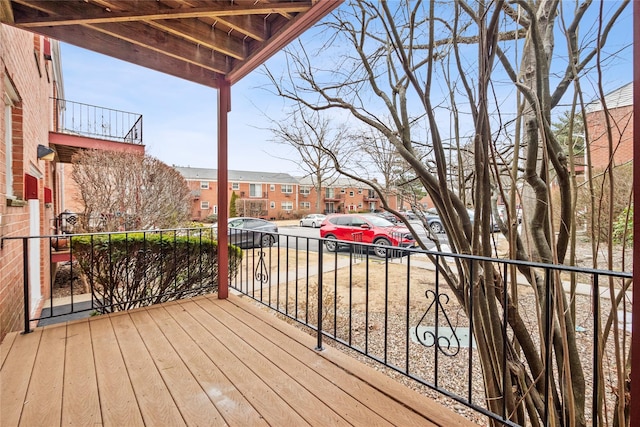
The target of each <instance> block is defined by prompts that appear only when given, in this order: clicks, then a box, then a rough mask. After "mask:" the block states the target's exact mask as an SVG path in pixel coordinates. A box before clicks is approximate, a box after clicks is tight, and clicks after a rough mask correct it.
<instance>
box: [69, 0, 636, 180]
mask: <svg viewBox="0 0 640 427" xmlns="http://www.w3.org/2000/svg"><path fill="white" fill-rule="evenodd" d="M605 4H607V6H611V5H612V3H609V2H605ZM631 9H632V7H631V6H628V7H627V13H626V15H627V16H626V18H624V19H623V20H622V21H621V25H620V29H619V31H618V32H617V33H615V34H613V35H612V37H611V38H610V41H611V42H613V45H614V46H613V47H612V48H611V51H613V50H615V46H620V45H623V44H628V43H631V40H632V39H631V34H632V19H631ZM627 36H628V37H627ZM303 37H307V38H309V37H310V35H309V34H307V35H303ZM557 43H562V40H559V41H557ZM556 47H557V46H556ZM329 54H330V53H329ZM282 62H283V55H281V54H278V55H276V56H274V57H273V58H272V59H270V60H269V62H268V63H267V65H268V66H269V67H270V68H271V69H272V70H273V71H274V73H276V74H277V73H278V68H279V65H280V64H281V63H282ZM613 62H614V64H613V65H612V66H611V68H608V69H607V72H606V77H607V79H608V80H607V81H606V82H605V90H608V91H610V90H613V89H616V88H618V87H620V86H622V85H624V84H626V83H628V82H629V81H631V79H632V59H631V49H627V50H626V54H625V55H622V56H621V57H618V58H616V59H615V60H614V61H613ZM62 67H63V78H64V90H65V94H64V96H65V98H66V99H68V100H71V101H76V102H82V103H86V104H92V105H98V106H101V107H107V108H112V109H116V110H123V111H129V112H134V113H140V114H142V115H143V135H144V143H145V145H146V150H147V153H148V154H150V155H152V156H154V157H157V158H159V159H160V160H162V161H164V162H165V163H167V164H169V165H177V166H192V167H206V168H215V167H216V164H217V149H216V144H217V131H216V121H217V113H216V110H217V93H216V91H215V90H214V89H210V88H207V87H205V86H202V85H198V84H195V83H190V82H187V81H185V80H182V79H178V78H176V77H172V76H169V75H165V74H162V73H158V72H155V71H152V70H149V69H145V68H142V67H139V66H136V65H133V64H129V63H126V62H123V61H119V60H116V59H112V58H109V57H106V56H103V55H99V54H96V53H93V52H89V51H87V50H84V49H80V48H77V47H74V46H71V45H69V44H62ZM265 84H266V79H265V77H264V76H263V75H262V73H260V72H259V70H256V71H254V72H253V73H252V74H251V75H249V76H247V77H245V78H244V79H243V80H242V81H240V82H239V83H237V84H236V85H234V86H233V87H232V88H231V108H232V111H231V113H230V114H229V168H230V169H239V170H255V171H265V172H287V173H291V174H294V175H300V174H301V170H300V169H299V168H298V167H297V164H296V163H297V161H298V160H297V158H296V153H295V151H294V150H293V149H291V148H288V147H286V146H283V145H279V144H276V143H273V142H270V140H271V138H272V135H271V133H270V132H269V131H268V130H266V128H267V127H268V126H269V124H268V121H267V120H266V119H265V117H264V112H267V114H269V116H271V117H274V118H275V117H278V116H279V114H281V112H282V110H283V108H284V102H283V101H282V100H281V99H279V98H278V97H276V96H274V95H272V94H270V93H268V92H267V91H266V90H265V89H264V88H263V87H264V86H265ZM583 88H584V84H583ZM589 89H591V90H593V88H589ZM587 100H589V98H588V99H587ZM286 159H289V160H286Z"/></svg>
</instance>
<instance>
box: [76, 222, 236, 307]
mask: <svg viewBox="0 0 640 427" xmlns="http://www.w3.org/2000/svg"><path fill="white" fill-rule="evenodd" d="M71 251H72V253H73V256H74V257H75V258H76V259H77V260H78V264H79V265H80V267H81V269H82V271H83V273H84V274H85V275H86V277H87V281H88V283H89V284H90V286H91V292H92V294H93V296H94V299H95V300H96V303H97V305H98V306H97V307H96V309H97V310H98V311H99V312H101V313H108V312H115V311H121V310H129V309H132V308H136V307H143V306H147V305H152V304H158V303H162V302H166V301H171V300H176V299H181V298H189V297H193V296H196V295H202V294H206V293H211V292H216V291H217V290H218V264H217V259H216V256H217V253H218V245H217V242H216V241H214V240H212V239H210V238H209V237H207V236H205V235H204V234H203V233H200V232H196V233H195V234H194V233H193V232H189V233H187V234H186V235H181V232H180V231H178V232H175V231H172V232H147V233H118V234H101V235H80V236H73V237H72V240H71ZM241 259H242V251H241V250H240V249H239V248H237V247H235V246H232V245H229V278H232V277H235V275H236V273H237V271H238V266H239V265H240V261H241Z"/></svg>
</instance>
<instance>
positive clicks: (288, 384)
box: [0, 229, 631, 426]
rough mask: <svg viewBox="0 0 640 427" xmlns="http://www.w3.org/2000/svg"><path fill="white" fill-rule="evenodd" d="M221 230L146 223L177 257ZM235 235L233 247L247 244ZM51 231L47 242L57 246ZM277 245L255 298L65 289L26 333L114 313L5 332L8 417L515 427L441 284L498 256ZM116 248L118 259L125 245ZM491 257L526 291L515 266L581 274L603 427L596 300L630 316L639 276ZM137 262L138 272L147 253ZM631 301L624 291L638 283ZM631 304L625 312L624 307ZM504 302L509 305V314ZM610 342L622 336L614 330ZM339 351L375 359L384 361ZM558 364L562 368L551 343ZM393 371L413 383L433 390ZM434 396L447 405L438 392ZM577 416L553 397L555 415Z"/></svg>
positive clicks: (242, 286) (249, 278)
mask: <svg viewBox="0 0 640 427" xmlns="http://www.w3.org/2000/svg"><path fill="white" fill-rule="evenodd" d="M202 230H205V231H202ZM211 232H212V230H211V229H195V230H179V231H156V232H147V233H148V234H153V233H175V234H173V235H170V238H169V239H167V240H166V241H167V242H168V244H167V245H164V246H163V251H164V252H163V258H165V259H171V260H173V259H180V257H179V256H177V255H176V254H175V253H172V246H171V244H170V242H171V241H172V239H175V237H171V236H180V235H185V234H186V235H189V234H190V233H200V234H199V235H202V233H211ZM120 234H122V233H120ZM258 234H260V233H258ZM95 236H97V235H95ZM233 236H234V235H232V239H231V242H230V243H232V244H238V243H240V242H239V241H234V239H233ZM259 237H264V236H263V235H260V236H259ZM51 238H52V237H42V238H41V239H44V240H45V243H46V239H51ZM33 239H37V238H36V237H25V238H6V239H4V244H5V245H7V244H20V242H22V244H23V245H24V246H23V247H24V251H25V253H27V252H26V251H27V249H28V247H27V245H26V244H25V241H28V240H33ZM114 241H115V239H114ZM247 241H250V242H265V239H262V238H250V239H247ZM109 242H111V239H110V240H109ZM268 242H270V243H269V245H267V246H259V247H247V248H245V249H243V250H242V252H243V253H242V261H241V264H239V265H237V268H236V269H235V274H233V276H232V277H231V278H230V286H231V287H232V289H234V290H235V291H236V293H238V294H240V295H241V296H242V297H238V296H237V295H231V296H230V297H229V299H227V300H218V299H217V298H216V296H215V294H211V293H210V291H207V292H204V294H203V295H199V296H195V297H192V298H189V299H183V300H179V301H172V302H166V303H162V304H156V305H151V306H146V307H141V308H135V309H128V310H126V309H124V310H122V311H119V312H113V311H115V310H116V309H118V307H117V305H114V304H113V302H110V301H108V299H106V298H97V297H96V290H95V284H94V283H93V282H92V281H91V280H88V281H87V283H86V288H85V289H84V290H83V292H84V293H83V294H74V293H73V287H71V289H72V295H71V296H70V298H69V297H67V299H66V300H65V301H64V304H60V303H59V302H57V301H55V298H53V296H52V297H50V298H47V301H46V303H45V305H46V307H45V309H44V310H43V311H42V313H41V314H40V315H39V316H37V317H28V318H25V329H26V330H30V329H31V327H32V324H33V323H35V322H40V324H41V325H44V324H47V323H51V322H55V321H58V322H59V321H61V320H65V319H66V316H70V315H76V314H81V313H84V315H85V316H89V315H90V314H91V313H93V312H95V311H96V310H98V311H103V312H105V313H107V314H103V315H100V316H92V317H90V318H88V319H83V320H75V321H68V322H66V323H59V324H57V325H56V324H53V325H49V326H47V327H45V328H43V327H36V328H35V329H34V330H33V332H31V333H27V334H24V335H21V334H18V333H13V334H10V335H9V336H7V337H6V338H5V340H4V342H3V343H2V348H1V352H0V354H1V357H2V359H1V362H2V369H1V371H0V375H1V379H2V381H0V387H2V389H1V390H0V391H1V392H2V396H3V399H2V411H1V414H2V415H1V417H2V418H1V419H0V424H1V425H17V424H24V425H31V424H34V423H35V424H43V423H44V424H52V423H55V424H58V423H60V424H80V425H88V424H93V423H98V424H116V425H118V424H123V423H124V424H128V425H129V424H130V425H135V424H143V423H144V424H147V425H149V424H151V425H154V424H169V423H172V421H173V420H175V423H177V424H183V423H186V424H191V423H198V422H201V423H203V422H204V421H203V420H209V421H208V422H204V423H205V424H222V423H227V424H229V425H249V424H256V423H259V422H260V421H258V420H263V421H265V422H266V423H267V424H277V425H300V424H304V423H308V424H314V425H336V424H343V423H344V424H352V425H364V424H369V423H375V424H394V425H409V424H412V425H430V424H431V423H433V424H437V425H446V426H449V425H472V424H471V422H470V421H469V420H467V419H462V418H461V417H460V416H459V415H458V414H456V413H454V412H453V411H451V410H450V409H448V408H451V407H452V406H455V407H456V408H458V409H459V408H461V407H462V408H465V409H464V410H463V412H466V413H467V414H469V413H472V414H475V415H474V416H473V419H474V421H477V422H481V423H486V421H487V419H493V420H496V421H498V422H500V423H503V424H504V425H515V424H514V423H512V422H511V421H509V420H507V419H506V416H507V414H505V413H493V412H491V411H490V410H489V408H488V407H487V404H486V400H485V395H484V393H483V391H482V383H483V379H482V372H481V370H480V366H479V361H478V358H479V356H478V354H477V350H476V349H475V345H474V342H475V337H474V333H473V328H470V327H469V326H470V323H471V324H473V320H472V319H468V318H467V317H466V316H465V314H464V313H463V312H462V310H461V308H460V306H459V305H458V304H457V303H456V301H455V298H453V296H450V292H449V291H448V290H447V289H446V286H445V284H444V283H440V281H439V280H438V277H439V276H438V274H439V272H440V271H441V270H440V269H441V268H443V267H442V265H443V263H448V264H449V266H450V267H451V266H454V265H461V264H463V263H471V262H477V261H489V259H485V258H479V257H473V256H469V255H455V254H450V253H446V254H445V253H438V252H427V251H423V250H420V249H413V248H395V247H386V251H387V256H385V257H382V258H380V257H377V256H375V255H374V252H373V251H372V249H373V248H374V247H373V246H372V245H368V244H362V243H354V244H345V245H344V248H343V249H342V250H341V251H338V252H332V253H327V252H326V251H325V250H324V246H323V242H322V240H319V239H313V238H303V237H299V236H289V235H286V234H280V235H279V236H277V238H276V239H274V240H271V239H269V240H268ZM144 247H147V246H146V245H145V246H144ZM67 250H68V252H69V257H70V258H69V259H73V257H77V255H78V253H77V252H76V250H75V249H74V246H73V240H71V245H70V247H69V248H68V249H67ZM103 250H106V251H107V252H108V253H109V254H111V253H119V250H118V249H116V248H113V250H112V249H109V248H106V249H105V248H103ZM128 250H130V251H131V257H132V258H133V257H135V256H138V254H139V252H140V251H139V250H138V249H136V248H134V247H131V248H130V249H128ZM376 252H379V251H376ZM201 254H202V250H197V251H192V252H190V258H189V257H188V259H187V263H188V264H189V265H191V266H192V267H191V268H189V266H188V265H187V269H186V270H184V271H183V272H182V273H180V274H179V275H178V276H180V277H187V276H190V275H196V274H200V273H201V271H202V269H203V268H204V267H206V262H204V261H203V259H202V258H201V256H202V255H201ZM110 256H111V255H110ZM490 261H491V262H492V263H494V264H495V265H496V268H497V270H499V271H504V272H505V274H504V276H503V277H502V278H500V280H499V282H500V283H496V287H498V288H499V287H501V286H504V287H507V286H518V285H517V284H514V283H511V282H510V279H509V276H508V275H507V274H506V272H507V270H508V268H510V266H512V265H518V264H526V265H527V266H528V267H530V268H535V269H537V270H538V271H540V272H542V273H543V276H544V278H545V281H550V280H553V279H552V278H553V277H560V275H562V277H563V278H564V279H566V278H569V277H571V276H572V275H576V276H577V277H578V278H579V279H580V282H581V283H578V284H577V288H578V292H577V294H576V296H575V298H576V300H577V301H578V303H579V306H580V307H587V309H586V310H583V311H582V312H581V313H580V318H581V321H582V322H581V325H582V326H584V327H585V328H586V330H585V331H583V332H580V331H579V330H578V329H576V331H577V332H576V333H578V334H579V335H580V337H579V345H580V348H581V355H580V357H581V363H582V364H583V365H584V366H586V367H588V370H589V371H590V372H592V373H593V376H594V378H597V380H596V381H594V382H591V381H588V385H587V390H586V396H588V398H587V403H586V406H587V411H586V413H587V422H588V424H590V423H591V422H592V420H591V410H592V408H593V407H594V406H596V405H599V402H601V401H602V399H606V401H607V402H611V401H613V400H615V390H617V389H616V384H615V383H614V381H613V378H609V377H606V378H600V375H601V373H599V369H601V367H600V365H598V364H596V365H593V361H594V357H595V356H594V355H597V354H600V353H603V354H607V353H609V352H610V350H611V348H610V344H611V343H610V342H609V343H605V342H600V341H599V340H598V339H597V338H596V339H594V334H593V333H591V332H592V331H598V328H599V327H600V325H601V324H602V323H604V322H605V319H604V318H603V317H602V316H603V315H601V314H600V312H599V311H598V310H599V309H598V310H596V311H594V312H590V310H589V309H588V308H589V307H600V305H602V307H603V310H604V311H603V313H604V312H605V311H606V312H607V313H609V312H610V311H611V312H615V310H612V307H611V302H610V300H609V299H608V295H609V289H608V287H607V285H606V283H615V284H616V286H618V285H621V284H622V283H623V282H625V281H628V280H629V279H630V278H631V274H630V273H615V272H608V271H601V270H591V269H579V268H576V267H567V266H561V265H545V264H533V263H528V264H527V263H519V262H517V261H508V260H498V259H491V260H490ZM126 265H127V266H128V268H133V265H134V263H127V264H126ZM73 266H74V264H70V267H71V268H74V267H73ZM76 268H77V267H76ZM115 270H119V271H123V269H118V268H115V267H114V271H115ZM213 270H215V271H217V269H216V268H213ZM25 271H27V270H25ZM145 271H147V270H146V264H145ZM165 274H166V273H165ZM71 276H73V275H71ZM126 277H129V278H134V277H137V273H136V272H135V271H129V272H127V274H126ZM153 279H154V278H149V281H151V280H153ZM519 279H520V280H521V279H522V277H520V278H519ZM28 282H29V280H28V278H25V283H28ZM142 282H144V283H146V282H147V281H146V280H142ZM127 283H128V282H127ZM599 283H600V284H601V285H598V284H599ZM26 288H27V289H28V286H26ZM51 289H53V288H52V285H51ZM620 289H624V288H623V287H621V288H620ZM598 290H599V291H598ZM546 292H551V287H549V288H548V289H547V291H546ZM519 294H520V298H521V299H522V300H521V304H527V302H526V301H527V299H528V298H532V299H533V298H535V295H533V292H532V291H531V289H529V288H528V287H526V286H522V287H521V289H520V290H519ZM621 295H622V297H621V299H622V300H624V298H625V296H624V292H623V293H622V294H621ZM596 301H597V302H596ZM120 309H122V307H120ZM620 309H621V310H622V313H624V304H621V305H620ZM501 310H502V309H501ZM25 311H26V312H28V311H29V310H28V309H27V310H25ZM110 312H112V313H110ZM505 312H506V309H505ZM505 312H499V313H496V315H498V316H499V317H500V318H501V319H505ZM537 316H540V317H541V318H542V319H547V320H546V321H547V322H549V321H551V319H552V316H550V313H544V312H543V313H537V314H536V313H532V318H533V319H534V320H535V318H537ZM619 316H621V317H620V318H619V319H618V320H617V321H618V322H620V324H621V329H620V331H619V334H620V340H623V341H625V340H626V345H627V346H628V345H629V341H630V339H629V336H630V333H629V331H628V329H627V326H626V323H625V322H627V321H628V320H629V319H628V317H627V318H626V320H625V316H630V314H629V313H627V314H626V315H624V314H622V315H621V314H619ZM525 320H526V319H525ZM501 324H502V327H501V328H500V329H501V330H500V331H496V333H498V334H500V335H501V336H509V337H511V336H513V333H514V331H513V330H512V329H511V326H510V324H509V323H508V322H504V321H502V320H501ZM585 328H583V329H585ZM540 338H541V339H542V340H543V341H542V343H541V344H540V349H539V351H540V352H541V354H543V353H544V351H543V349H544V348H549V345H548V343H550V342H551V340H552V338H553V337H552V336H550V335H548V334H545V333H541V335H540ZM608 339H609V340H612V339H614V338H612V334H610V335H609V338H608ZM545 343H547V345H545ZM603 344H604V345H605V347H604V348H602V347H600V346H601V345H603ZM318 349H323V350H322V351H318ZM340 349H346V350H348V351H349V353H350V354H352V355H354V356H355V357H357V358H358V359H361V360H364V361H368V364H370V365H374V366H375V367H376V368H375V370H373V369H371V368H370V367H366V366H365V365H363V364H360V363H359V362H357V361H356V360H355V359H354V358H352V356H347V355H346V354H344V353H342V352H341V351H339V350H340ZM622 351H623V353H624V352H627V351H628V348H627V349H623V350H622ZM607 357H610V355H609V356H607ZM546 358H548V359H546V360H547V362H548V363H553V360H554V359H553V357H552V354H551V353H548V354H547V356H546ZM547 362H546V363H547ZM499 363H500V364H501V365H502V366H507V364H508V363H512V361H511V359H509V360H508V359H507V358H505V359H504V360H502V361H501V362H499ZM607 363H608V364H609V365H607V366H608V367H607V369H615V367H613V366H612V365H611V364H612V363H614V362H613V359H608V360H607ZM556 369H557V368H556V367H555V366H554V369H544V370H543V371H542V376H541V377H540V378H538V379H537V380H536V381H540V382H541V384H553V383H558V382H559V381H561V380H560V379H559V378H560V377H559V375H560V374H559V373H558V372H557V371H556ZM381 372H388V373H391V374H393V376H394V377H396V378H402V379H403V382H409V383H411V384H412V387H413V388H414V389H416V390H421V392H420V394H418V393H416V392H415V391H411V390H409V389H408V388H405V387H404V386H402V385H400V383H397V382H395V381H394V380H392V379H390V378H388V377H387V376H384V375H383V374H382V373H381ZM590 378H591V377H590ZM545 387H546V386H545ZM599 389H602V390H605V391H603V393H605V396H599V395H598V392H597V390H599ZM52 390H54V392H52ZM434 391H435V392H436V393H439V394H440V398H439V399H438V400H440V401H442V402H444V403H445V406H440V403H435V402H434V401H433V400H432V399H431V398H429V397H427V396H428V395H429V393H433V392H434ZM530 391H531V390H529V391H528V392H530ZM444 396H446V398H445V397H444ZM443 399H444V400H443ZM30 402H38V404H37V405H36V404H31V403H30ZM541 404H543V405H544V402H541ZM556 404H557V405H561V403H559V402H556ZM564 410H566V409H564V408H561V407H547V409H544V411H542V412H543V413H544V414H547V413H549V412H551V411H553V413H557V412H558V411H559V412H562V411H564ZM609 410H611V409H609ZM608 415H611V414H608ZM201 416H202V417H206V418H204V419H203V418H198V417H201ZM191 417H193V418H191ZM541 418H542V416H541ZM34 420H37V421H38V422H35V421H34ZM212 420H213V421H212ZM596 422H597V421H596Z"/></svg>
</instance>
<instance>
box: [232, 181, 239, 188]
mask: <svg viewBox="0 0 640 427" xmlns="http://www.w3.org/2000/svg"><path fill="white" fill-rule="evenodd" d="M231 189H232V190H240V183H239V182H232V183H231Z"/></svg>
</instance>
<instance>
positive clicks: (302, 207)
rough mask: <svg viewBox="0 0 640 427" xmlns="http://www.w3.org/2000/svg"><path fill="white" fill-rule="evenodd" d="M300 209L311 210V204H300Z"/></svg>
mask: <svg viewBox="0 0 640 427" xmlns="http://www.w3.org/2000/svg"><path fill="white" fill-rule="evenodd" d="M300 209H305V210H309V209H311V202H300Z"/></svg>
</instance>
